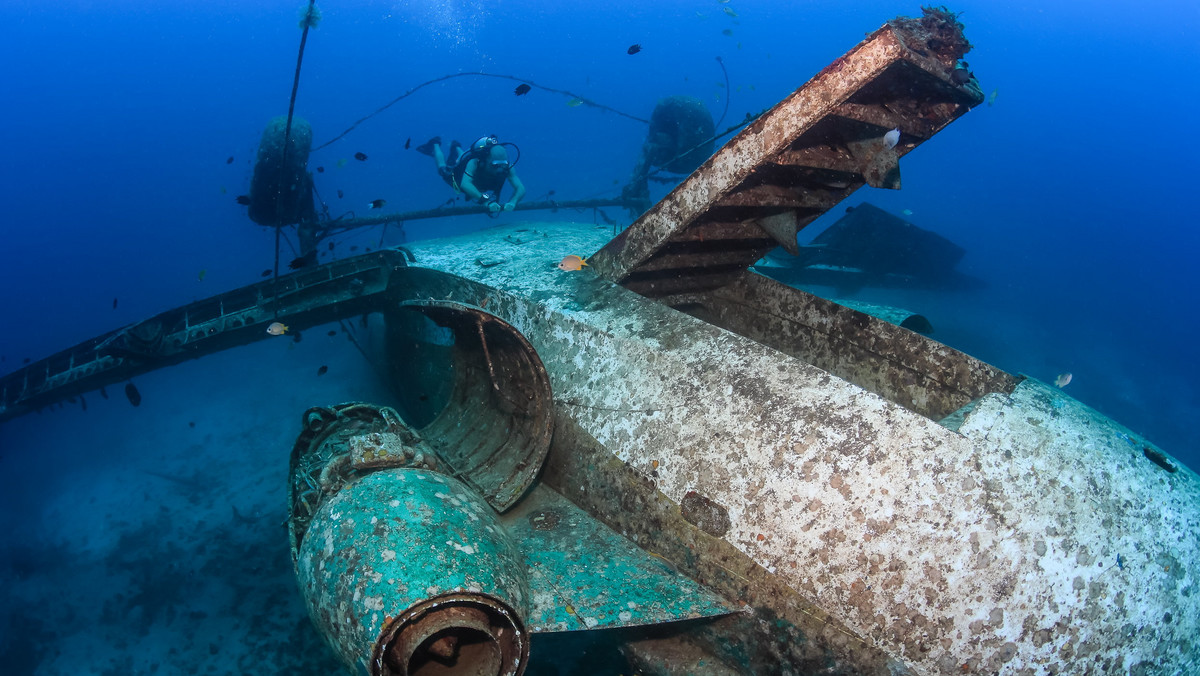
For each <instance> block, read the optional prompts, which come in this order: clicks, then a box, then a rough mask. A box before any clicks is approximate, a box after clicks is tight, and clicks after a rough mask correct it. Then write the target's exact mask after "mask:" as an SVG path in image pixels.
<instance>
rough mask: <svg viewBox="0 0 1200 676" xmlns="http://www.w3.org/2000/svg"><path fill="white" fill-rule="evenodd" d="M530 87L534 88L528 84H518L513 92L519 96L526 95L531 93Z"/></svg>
mask: <svg viewBox="0 0 1200 676" xmlns="http://www.w3.org/2000/svg"><path fill="white" fill-rule="evenodd" d="M530 89H533V87H530V86H529V85H527V84H523V85H517V88H516V89H514V90H513V93H514V94H516V95H517V96H525V95H526V94H528V93H529V90H530Z"/></svg>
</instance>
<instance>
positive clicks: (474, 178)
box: [417, 136, 525, 216]
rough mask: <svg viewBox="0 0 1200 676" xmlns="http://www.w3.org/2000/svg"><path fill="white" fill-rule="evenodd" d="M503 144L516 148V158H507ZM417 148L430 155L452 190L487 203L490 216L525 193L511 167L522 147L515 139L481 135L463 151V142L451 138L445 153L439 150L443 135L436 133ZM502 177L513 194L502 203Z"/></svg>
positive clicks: (512, 205) (513, 205)
mask: <svg viewBox="0 0 1200 676" xmlns="http://www.w3.org/2000/svg"><path fill="white" fill-rule="evenodd" d="M505 146H511V147H512V148H513V150H515V151H517V159H516V160H513V161H512V162H509V161H508V150H507V149H506V147H505ZM417 151H418V152H420V153H422V154H424V155H430V156H432V157H433V160H434V162H436V163H437V170H438V174H439V175H441V177H442V180H444V181H446V183H447V184H449V185H450V187H452V188H454V190H455V192H461V193H464V194H466V196H467V199H468V200H470V201H472V202H478V203H479V204H485V205H487V208H488V215H489V216H495V215H497V214H499V213H500V212H501V211H512V210H513V209H515V208H517V202H520V201H521V198H522V197H524V196H525V184H524V183H522V182H521V179H520V178H518V177H517V173H516V171H514V170H513V166H514V165H516V163H517V160H519V159H521V149H520V148H518V147H517V146H516V144H514V143H501V142H500V140H499V139H497V138H496V137H495V136H484V137H483V138H481V139H479V140H478V141H476V142H474V143H472V144H471V147H470V148H469V149H468V150H466V151H463V148H462V144H460V143H459V142H458V141H452V142H451V143H450V155H449V157H447V156H446V155H445V154H444V153H443V152H442V138H441V137H440V136H435V137H433V138H431V139H429V140H428V141H426V142H425V143H423V144H422V145H420V146H417ZM505 180H507V181H508V182H509V183H511V184H512V187H513V195H512V198H511V199H510V200H509V201H507V202H504V203H501V202H500V191H501V190H502V189H503V188H504V181H505Z"/></svg>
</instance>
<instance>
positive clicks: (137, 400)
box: [125, 383, 142, 406]
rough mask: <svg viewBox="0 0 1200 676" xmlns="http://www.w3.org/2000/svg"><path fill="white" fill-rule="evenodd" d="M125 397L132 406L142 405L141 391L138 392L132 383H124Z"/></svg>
mask: <svg viewBox="0 0 1200 676" xmlns="http://www.w3.org/2000/svg"><path fill="white" fill-rule="evenodd" d="M125 398H126V399H128V400H129V403H131V404H133V405H134V406H141V405H142V393H141V392H138V389H137V387H135V386H134V384H133V383H125Z"/></svg>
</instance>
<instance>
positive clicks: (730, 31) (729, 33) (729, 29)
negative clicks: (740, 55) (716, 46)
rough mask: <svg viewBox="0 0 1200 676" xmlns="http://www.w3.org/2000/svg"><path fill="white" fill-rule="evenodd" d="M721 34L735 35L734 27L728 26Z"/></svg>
mask: <svg viewBox="0 0 1200 676" xmlns="http://www.w3.org/2000/svg"><path fill="white" fill-rule="evenodd" d="M721 35H724V36H725V37H729V36H730V35H733V29H732V28H726V29H725V30H723V31H721Z"/></svg>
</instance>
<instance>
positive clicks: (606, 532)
mask: <svg viewBox="0 0 1200 676" xmlns="http://www.w3.org/2000/svg"><path fill="white" fill-rule="evenodd" d="M500 522H501V524H502V525H503V526H504V527H505V528H507V529H508V533H509V534H510V535H511V536H512V538H513V540H514V541H515V542H516V543H517V546H518V547H519V548H520V549H521V550H522V551H523V552H524V554H525V560H526V562H527V565H528V566H529V587H530V589H531V590H532V594H533V597H532V603H531V606H532V607H531V608H530V612H529V617H528V620H527V621H526V625H527V626H528V627H529V630H530V631H533V632H551V631H582V630H587V629H607V628H613V627H635V626H644V625H652V624H659V623H664V622H676V621H679V620H690V619H696V618H702V617H717V616H721V615H726V614H728V613H730V612H733V611H735V610H736V609H737V608H736V606H734V605H733V604H731V603H729V602H727V601H726V600H724V599H723V598H721V597H720V596H718V595H716V594H714V593H713V592H711V591H709V590H707V589H705V588H704V587H702V586H700V585H699V584H697V583H696V582H694V581H693V580H691V579H690V578H688V577H685V576H683V575H681V574H680V573H679V572H678V571H676V570H675V569H674V568H673V567H672V565H671V564H670V563H668V562H667V561H666V559H664V558H662V556H661V555H658V554H655V553H654V552H653V551H652V550H650V553H647V551H643V550H641V549H639V548H638V547H637V546H636V545H634V544H633V543H632V542H630V541H629V540H626V539H625V538H623V537H621V536H620V535H618V534H617V533H615V532H613V531H612V530H611V529H609V528H608V527H607V526H605V525H603V524H602V523H600V522H598V521H596V520H595V519H594V518H593V517H591V516H590V515H588V514H587V512H585V511H583V510H582V509H580V508H579V507H576V506H575V505H574V504H572V503H571V502H570V501H568V500H566V499H564V498H563V497H562V496H561V495H559V494H558V493H556V492H554V491H553V490H551V489H550V488H549V487H546V486H544V485H542V486H539V487H538V488H536V489H535V490H534V491H533V492H532V493H530V494H529V495H528V496H526V497H525V498H524V499H523V500H522V501H521V502H520V504H518V505H517V506H516V507H515V508H514V509H513V510H512V511H510V512H508V513H506V514H505V515H504V516H502V517H501V519H500Z"/></svg>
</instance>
